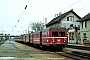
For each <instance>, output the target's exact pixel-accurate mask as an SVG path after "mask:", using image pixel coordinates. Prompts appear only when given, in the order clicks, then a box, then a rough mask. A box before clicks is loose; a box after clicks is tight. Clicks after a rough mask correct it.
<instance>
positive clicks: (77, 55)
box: [32, 46, 90, 60]
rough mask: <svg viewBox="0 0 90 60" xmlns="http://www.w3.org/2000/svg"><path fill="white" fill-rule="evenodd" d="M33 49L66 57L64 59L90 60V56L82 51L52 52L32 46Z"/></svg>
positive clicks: (65, 50)
mask: <svg viewBox="0 0 90 60" xmlns="http://www.w3.org/2000/svg"><path fill="white" fill-rule="evenodd" d="M32 47H34V48H37V49H39V50H41V51H44V52H45V53H50V54H52V53H53V54H56V55H59V56H64V57H67V58H70V59H74V60H90V54H87V53H83V52H80V51H73V50H67V49H64V50H63V51H53V52H52V51H50V50H48V49H43V48H41V47H35V46H32Z"/></svg>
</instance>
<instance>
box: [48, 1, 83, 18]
mask: <svg viewBox="0 0 90 60" xmlns="http://www.w3.org/2000/svg"><path fill="white" fill-rule="evenodd" d="M80 1H82V0H79V1H77V2H75V3H73V4H71V5H69V6H67V7H65V8H64V9H62V10H60V11H63V10H65V9H67V8H69V7H71V6H73V5H75V4H77V3H79V2H80ZM51 16H53V14H52V15H50V16H49V17H48V18H50V17H51Z"/></svg>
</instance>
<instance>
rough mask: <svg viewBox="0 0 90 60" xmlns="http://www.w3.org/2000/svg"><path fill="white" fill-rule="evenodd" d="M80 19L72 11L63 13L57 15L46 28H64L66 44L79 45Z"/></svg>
mask: <svg viewBox="0 0 90 60" xmlns="http://www.w3.org/2000/svg"><path fill="white" fill-rule="evenodd" d="M80 19H81V17H80V16H78V15H77V14H76V13H75V12H74V11H73V9H71V10H69V11H68V12H65V13H63V14H62V13H59V14H57V16H56V17H55V18H53V19H52V20H51V21H50V22H49V23H47V24H46V27H65V28H66V29H67V30H68V42H69V43H81V39H80V32H79V31H80V29H79V27H80V26H79V22H77V20H80Z"/></svg>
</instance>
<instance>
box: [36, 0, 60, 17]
mask: <svg viewBox="0 0 90 60" xmlns="http://www.w3.org/2000/svg"><path fill="white" fill-rule="evenodd" d="M58 1H59V0H57V1H56V2H55V3H54V4H52V5H51V6H50V7H49V8H48V9H46V10H45V11H44V12H43V13H42V14H41V15H40V16H39V17H41V16H42V15H43V14H44V13H45V12H47V11H48V10H49V9H50V8H52V7H53V6H54V5H55V4H56V3H57V2H58ZM39 17H38V18H39Z"/></svg>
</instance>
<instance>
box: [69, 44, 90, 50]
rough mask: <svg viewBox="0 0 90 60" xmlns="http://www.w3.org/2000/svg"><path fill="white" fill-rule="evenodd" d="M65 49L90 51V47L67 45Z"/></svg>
mask: <svg viewBox="0 0 90 60" xmlns="http://www.w3.org/2000/svg"><path fill="white" fill-rule="evenodd" d="M67 48H74V49H81V50H87V51H90V46H88V47H85V46H74V45H68V46H67Z"/></svg>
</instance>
